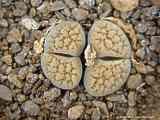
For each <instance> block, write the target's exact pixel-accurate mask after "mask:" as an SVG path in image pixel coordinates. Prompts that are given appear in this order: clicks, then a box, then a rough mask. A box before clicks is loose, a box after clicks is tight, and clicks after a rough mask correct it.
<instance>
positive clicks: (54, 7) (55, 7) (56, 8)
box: [50, 1, 66, 11]
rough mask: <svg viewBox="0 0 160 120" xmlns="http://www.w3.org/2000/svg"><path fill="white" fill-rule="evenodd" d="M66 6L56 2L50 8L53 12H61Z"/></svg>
mask: <svg viewBox="0 0 160 120" xmlns="http://www.w3.org/2000/svg"><path fill="white" fill-rule="evenodd" d="M65 7H66V6H65V4H64V3H63V2H62V1H54V2H53V4H51V6H50V10H51V11H59V10H63V9H64V8H65Z"/></svg>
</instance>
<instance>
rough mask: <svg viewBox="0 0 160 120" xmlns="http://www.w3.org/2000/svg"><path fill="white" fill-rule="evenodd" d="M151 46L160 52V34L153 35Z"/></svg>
mask: <svg viewBox="0 0 160 120" xmlns="http://www.w3.org/2000/svg"><path fill="white" fill-rule="evenodd" d="M151 47H152V50H155V51H157V52H158V53H160V36H152V37H151Z"/></svg>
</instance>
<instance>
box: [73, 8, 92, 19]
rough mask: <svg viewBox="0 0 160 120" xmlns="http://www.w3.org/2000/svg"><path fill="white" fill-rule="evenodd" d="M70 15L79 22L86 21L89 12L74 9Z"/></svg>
mask: <svg viewBox="0 0 160 120" xmlns="http://www.w3.org/2000/svg"><path fill="white" fill-rule="evenodd" d="M72 15H73V17H74V18H75V19H76V20H78V21H81V20H85V19H87V17H88V15H89V12H88V11H87V10H85V9H81V8H74V9H73V10H72Z"/></svg>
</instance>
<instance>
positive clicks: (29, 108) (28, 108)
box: [21, 100, 40, 116]
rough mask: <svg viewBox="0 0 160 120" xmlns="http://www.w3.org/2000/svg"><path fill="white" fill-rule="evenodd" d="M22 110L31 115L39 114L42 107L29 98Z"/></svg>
mask: <svg viewBox="0 0 160 120" xmlns="http://www.w3.org/2000/svg"><path fill="white" fill-rule="evenodd" d="M21 107H22V110H23V111H24V112H25V113H27V114H28V115H31V116H37V115H38V114H39V113H40V108H39V106H38V105H37V104H35V103H34V102H33V101H31V100H28V101H26V102H25V103H23V104H22V106H21Z"/></svg>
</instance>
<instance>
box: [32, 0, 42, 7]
mask: <svg viewBox="0 0 160 120" xmlns="http://www.w3.org/2000/svg"><path fill="white" fill-rule="evenodd" d="M41 3H42V0H31V5H32V6H33V7H38V6H40V4H41Z"/></svg>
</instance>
